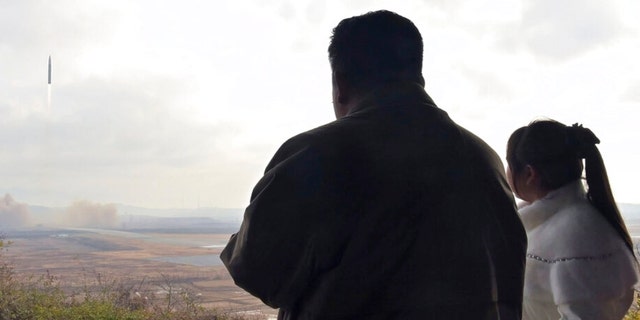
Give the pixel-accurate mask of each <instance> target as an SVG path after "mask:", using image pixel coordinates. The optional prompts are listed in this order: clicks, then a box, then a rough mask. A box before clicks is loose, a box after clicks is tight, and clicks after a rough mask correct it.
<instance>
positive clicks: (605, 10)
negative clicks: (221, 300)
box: [0, 0, 640, 207]
mask: <svg viewBox="0 0 640 320" xmlns="http://www.w3.org/2000/svg"><path fill="white" fill-rule="evenodd" d="M637 7H638V5H637V4H634V2H633V1H632V0H615V1H613V2H605V1H596V0H589V1H578V0H570V1H563V2H553V1H551V0H543V1H532V0H531V1H529V0H527V1H510V0H501V1H476V2H473V3H469V2H463V1H440V0H433V1H424V0H415V1H409V2H397V1H393V2H392V1H385V0H362V1H349V2H347V3H344V2H334V1H328V0H307V1H288V0H255V1H222V2H211V3H209V2H206V1H186V2H169V1H135V2H127V1H110V2H104V1H82V2H75V1H62V2H61V1H57V2H55V3H49V2H45V1H35V0H33V1H31V0H30V1H14V2H10V1H3V2H2V3H1V4H0V28H1V29H2V30H11V31H12V32H3V33H2V34H0V113H1V114H2V117H0V144H2V145H1V146H2V148H0V192H3V193H4V192H8V193H11V194H13V195H15V196H16V197H17V198H19V199H21V200H22V201H27V202H29V203H33V204H55V205H68V204H69V203H71V202H72V201H75V200H80V199H87V200H91V201H101V202H107V203H109V202H122V203H127V204H132V205H140V206H151V207H172V206H173V207H175V206H182V205H186V206H190V205H191V206H192V205H193V204H194V203H197V202H198V201H199V202H200V203H201V204H202V205H212V206H231V207H241V206H243V205H245V204H246V201H247V199H248V195H249V193H250V190H251V188H252V187H253V183H255V181H256V180H257V179H258V178H259V176H260V174H261V172H262V170H263V169H264V166H265V165H266V163H267V162H268V160H269V157H270V156H271V155H272V154H273V152H274V151H275V149H276V148H277V147H278V146H279V145H280V144H281V143H282V142H283V141H284V140H285V139H286V138H288V137H290V136H292V135H294V134H296V133H298V132H301V131H304V130H306V129H309V128H312V127H315V126H317V125H320V124H322V123H325V122H328V121H330V120H331V119H332V116H333V112H332V109H331V95H330V89H331V88H330V78H329V76H330V75H329V65H328V62H327V57H326V55H327V54H326V48H327V45H328V42H329V36H330V34H331V29H332V28H333V27H334V26H335V24H337V23H338V22H339V21H340V20H341V19H342V18H345V17H350V16H353V15H357V14H361V13H364V12H367V11H370V10H377V9H382V8H387V9H390V10H394V11H397V12H398V13H400V14H403V15H406V16H407V17H408V18H410V19H411V20H413V21H414V22H415V23H416V24H417V25H418V27H419V29H420V30H421V32H422V34H423V38H424V41H425V68H424V72H425V77H426V80H427V90H428V92H429V93H430V94H431V95H432V96H433V97H434V99H435V101H436V103H438V104H439V105H440V106H441V107H442V108H443V109H445V110H447V111H449V113H450V114H451V115H452V117H453V118H454V119H455V120H457V121H459V122H460V123H461V124H463V125H465V126H467V127H469V128H470V129H471V130H472V131H474V132H476V133H477V134H478V135H479V136H481V137H483V138H485V139H486V140H487V141H488V142H489V143H490V144H491V145H492V146H493V147H494V148H495V149H496V150H498V151H499V152H501V151H502V150H503V149H504V143H505V141H506V138H507V137H508V135H509V134H510V133H511V131H512V130H513V129H515V128H517V127H519V126H521V125H524V124H526V123H527V122H529V121H530V120H531V119H533V118H535V117H538V116H548V117H552V118H556V119H558V120H561V121H566V122H576V121H580V122H583V123H585V125H586V126H590V127H594V129H598V130H602V131H607V132H608V133H607V135H608V136H606V135H605V138H606V141H607V143H611V142H610V141H616V143H617V141H624V142H625V143H624V144H626V145H628V143H631V142H630V141H631V138H634V139H635V137H631V138H630V137H629V135H628V134H627V135H625V134H624V133H623V132H621V131H624V130H621V129H620V128H624V127H625V126H624V125H620V124H621V123H622V124H623V123H625V121H629V120H628V119H633V118H635V115H637V111H636V110H638V109H639V108H638V104H639V103H640V102H639V101H638V100H640V99H639V98H638V97H637V94H636V92H637V91H639V90H638V89H637V86H638V77H637V74H639V73H640V70H639V69H638V68H639V67H638V66H637V64H636V63H635V61H636V58H635V57H636V56H637V53H638V48H639V47H640V45H639V43H640V42H639V41H638V40H636V39H637V36H636V35H637V33H638V32H639V31H640V27H639V26H638V24H637V21H636V20H635V19H634V15H632V14H630V13H629V12H630V11H632V9H637ZM49 54H52V58H53V88H52V89H53V103H52V110H51V111H50V113H47V112H45V110H46V82H45V81H46V59H47V56H48V55H49ZM616 124H618V125H617V127H616ZM609 126H613V127H609ZM600 127H601V128H603V129H600ZM596 133H598V132H597V131H596ZM603 141H604V140H603ZM634 141H635V140H634ZM627 142H628V143H627ZM621 145H622V144H621ZM627 149H628V148H627ZM607 153H608V154H609V153H610V154H615V155H616V156H618V155H619V156H620V157H624V158H626V159H630V160H628V162H616V163H621V165H620V169H619V170H620V171H617V168H614V169H610V175H611V176H612V177H615V179H617V180H616V183H617V184H618V183H619V184H622V183H623V182H619V181H620V179H621V178H618V177H620V176H625V172H627V171H629V169H625V168H627V167H625V166H628V163H632V162H633V161H632V160H634V161H635V162H637V161H640V158H638V157H639V155H634V154H630V153H629V152H628V151H627V150H625V149H624V148H621V147H620V148H618V147H615V148H611V149H607ZM619 172H622V173H619ZM638 178H640V177H638ZM623 179H624V178H623ZM625 183H628V182H625ZM616 189H621V188H616ZM630 198H632V197H630ZM23 199H24V200H23ZM638 201H640V200H638Z"/></svg>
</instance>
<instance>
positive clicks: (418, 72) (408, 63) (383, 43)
mask: <svg viewBox="0 0 640 320" xmlns="http://www.w3.org/2000/svg"><path fill="white" fill-rule="evenodd" d="M422 53H423V44H422V36H421V35H420V31H418V28H416V26H415V25H414V24H413V22H411V20H409V19H407V18H405V17H403V16H401V15H399V14H397V13H394V12H391V11H386V10H380V11H374V12H369V13H366V14H363V15H360V16H355V17H351V18H347V19H344V20H342V21H340V23H339V24H338V25H337V26H336V27H335V28H334V29H333V35H332V36H331V43H330V44H329V62H330V63H331V69H332V70H333V71H334V72H340V73H342V75H343V76H344V77H345V78H346V80H347V81H348V82H349V84H351V85H352V86H354V87H356V88H365V87H370V86H373V85H377V84H381V83H386V82H393V81H403V80H409V81H416V82H419V83H421V84H423V85H424V79H423V78H422Z"/></svg>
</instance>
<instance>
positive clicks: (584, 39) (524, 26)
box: [507, 0, 624, 62]
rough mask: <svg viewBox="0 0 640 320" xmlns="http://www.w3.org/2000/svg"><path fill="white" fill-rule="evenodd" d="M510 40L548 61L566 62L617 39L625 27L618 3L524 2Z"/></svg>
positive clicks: (577, 0)
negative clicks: (621, 19) (518, 21)
mask: <svg viewBox="0 0 640 320" xmlns="http://www.w3.org/2000/svg"><path fill="white" fill-rule="evenodd" d="M523 9H524V10H523V12H522V20H521V23H520V24H519V25H513V24H512V26H514V27H515V28H512V29H511V30H509V31H510V32H509V33H507V34H508V39H509V40H507V41H510V42H512V43H513V44H516V45H522V46H524V50H528V51H530V52H531V53H532V54H533V55H535V56H536V57H538V58H540V59H543V60H546V61H550V62H553V61H564V60H567V59H570V58H572V57H575V56H579V55H581V54H583V53H585V52H588V51H590V50H593V49H594V48H597V47H601V46H605V45H607V44H610V43H611V42H613V41H615V40H616V38H617V37H619V36H620V35H621V33H622V32H623V30H624V26H623V25H622V24H621V23H620V15H619V13H618V10H617V9H618V8H617V7H616V5H615V2H611V1H602V0H587V1H583V0H570V1H561V2H558V1H553V0H542V1H539V0H535V1H534V0H528V1H524V8H523Z"/></svg>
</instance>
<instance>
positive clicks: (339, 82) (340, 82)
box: [333, 71, 351, 105]
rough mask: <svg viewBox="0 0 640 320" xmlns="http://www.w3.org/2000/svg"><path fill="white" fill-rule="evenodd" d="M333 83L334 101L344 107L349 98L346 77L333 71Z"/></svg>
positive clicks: (349, 90) (349, 91) (349, 89)
mask: <svg viewBox="0 0 640 320" xmlns="http://www.w3.org/2000/svg"><path fill="white" fill-rule="evenodd" d="M333 81H334V88H335V93H334V94H335V97H334V99H336V101H337V102H338V103H340V104H342V105H346V104H347V103H348V102H349V99H350V97H351V88H350V86H349V85H348V83H347V80H346V77H345V76H344V74H343V73H342V72H339V71H334V72H333Z"/></svg>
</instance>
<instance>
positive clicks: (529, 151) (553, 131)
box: [507, 120, 633, 254]
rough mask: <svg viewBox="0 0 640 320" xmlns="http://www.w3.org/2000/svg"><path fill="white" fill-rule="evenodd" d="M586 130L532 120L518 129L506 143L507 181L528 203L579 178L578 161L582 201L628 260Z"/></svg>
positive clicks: (622, 228)
mask: <svg viewBox="0 0 640 320" xmlns="http://www.w3.org/2000/svg"><path fill="white" fill-rule="evenodd" d="M598 143H600V140H599V139H598V138H597V137H596V136H595V135H594V134H593V132H591V130H589V129H587V128H583V127H582V126H581V125H578V124H574V125H573V126H570V127H568V126H565V125H564V124H562V123H560V122H557V121H554V120H538V121H534V122H532V123H530V124H529V125H528V126H526V127H522V128H519V129H518V130H516V131H515V132H514V133H513V134H511V137H510V138H509V142H508V143H507V164H508V165H509V168H508V169H507V179H508V180H509V184H510V185H511V189H513V192H514V193H515V194H516V196H518V197H519V198H521V199H522V200H525V201H528V202H533V201H535V200H538V199H540V198H542V197H544V196H545V195H546V194H547V193H549V192H550V191H553V190H555V189H558V188H560V187H562V186H564V185H566V184H568V183H571V182H574V181H576V180H578V179H580V178H581V177H582V169H583V162H582V161H583V159H584V169H585V173H586V180H587V186H588V192H587V198H588V199H589V201H590V202H591V204H593V206H594V207H595V208H596V209H598V211H599V212H600V213H601V214H602V216H603V217H604V218H605V219H606V220H607V221H608V222H609V223H610V224H611V225H612V226H613V228H614V229H615V230H616V231H617V232H618V234H619V235H620V237H622V239H623V240H624V241H625V243H626V245H627V248H628V249H629V250H630V251H631V253H632V254H633V243H632V242H631V237H629V232H628V231H627V228H626V226H625V224H624V221H623V220H622V216H621V215H620V211H619V210H618V206H617V205H616V202H615V200H614V198H613V194H612V193H611V187H610V186H609V178H608V176H607V170H606V168H605V166H604V162H603V161H602V156H601V155H600V151H599V150H598V148H597V147H596V144H598Z"/></svg>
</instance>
